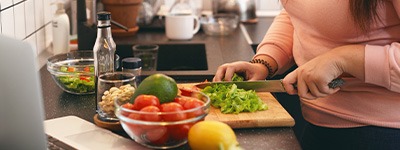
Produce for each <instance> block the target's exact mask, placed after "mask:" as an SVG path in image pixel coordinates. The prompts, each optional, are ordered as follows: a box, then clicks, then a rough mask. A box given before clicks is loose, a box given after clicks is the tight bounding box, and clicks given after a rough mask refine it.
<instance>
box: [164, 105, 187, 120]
mask: <svg viewBox="0 0 400 150" xmlns="http://www.w3.org/2000/svg"><path fill="white" fill-rule="evenodd" d="M183 110H184V109H183V107H182V105H180V104H179V103H176V102H169V103H164V104H162V105H161V111H162V112H176V113H173V114H166V115H164V116H163V119H164V120H165V121H178V120H184V119H186V114H185V113H179V111H183Z"/></svg>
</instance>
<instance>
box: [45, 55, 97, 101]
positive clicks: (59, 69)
mask: <svg viewBox="0 0 400 150" xmlns="http://www.w3.org/2000/svg"><path fill="white" fill-rule="evenodd" d="M47 70H48V71H49V72H50V73H51V75H52V77H53V79H54V81H55V82H56V83H57V85H58V86H59V87H60V88H61V89H63V90H64V91H65V92H68V93H71V94H77V95H83V94H94V93H95V78H96V77H95V76H94V59H93V52H92V51H89V50H85V51H71V52H69V53H63V54H58V55H55V56H53V57H50V58H49V59H48V60H47Z"/></svg>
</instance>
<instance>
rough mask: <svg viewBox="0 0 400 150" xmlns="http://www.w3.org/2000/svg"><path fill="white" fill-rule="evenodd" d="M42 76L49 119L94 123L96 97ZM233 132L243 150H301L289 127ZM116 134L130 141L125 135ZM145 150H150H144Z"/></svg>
mask: <svg viewBox="0 0 400 150" xmlns="http://www.w3.org/2000/svg"><path fill="white" fill-rule="evenodd" d="M40 76H41V84H42V92H43V98H44V106H45V112H46V114H45V118H46V119H53V118H58V117H63V116H68V115H74V116H78V117H80V118H83V119H85V120H88V121H90V122H92V123H93V116H94V115H95V114H96V99H95V95H94V94H91V95H80V96H79V95H73V94H69V93H66V92H63V91H62V90H61V89H60V88H59V87H58V86H57V85H56V83H55V82H54V81H53V80H52V79H51V78H52V77H51V75H50V73H49V72H48V71H47V69H46V66H43V67H42V68H41V69H40ZM234 131H235V134H236V136H237V139H238V141H239V143H240V145H241V146H242V147H243V148H244V149H248V150H257V149H271V150H274V149H276V150H278V149H279V150H298V149H300V146H299V143H298V141H297V139H296V136H295V134H294V132H293V130H292V128H289V127H279V128H249V129H235V130H234ZM117 134H120V135H122V136H124V137H127V135H126V134H125V133H123V132H121V133H117ZM132 142H134V141H132ZM143 149H147V148H145V147H143ZM177 149H189V146H188V145H187V144H186V145H184V146H182V147H179V148H177Z"/></svg>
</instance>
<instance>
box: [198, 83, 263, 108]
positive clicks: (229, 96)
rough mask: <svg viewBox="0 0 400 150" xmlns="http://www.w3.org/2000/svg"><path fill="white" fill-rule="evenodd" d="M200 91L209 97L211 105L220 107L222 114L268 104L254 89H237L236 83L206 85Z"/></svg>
mask: <svg viewBox="0 0 400 150" xmlns="http://www.w3.org/2000/svg"><path fill="white" fill-rule="evenodd" d="M201 91H202V92H203V93H205V94H206V95H208V96H209V97H210V99H211V105H212V106H213V107H216V108H220V109H221V112H222V113H224V114H229V113H234V114H238V113H240V112H255V111H261V110H267V109H268V106H267V105H266V104H265V103H263V101H262V100H261V98H260V97H258V95H257V94H256V92H255V91H254V90H248V91H246V90H244V89H238V88H237V86H236V84H229V85H223V84H216V85H213V86H207V87H206V88H204V89H202V90H201Z"/></svg>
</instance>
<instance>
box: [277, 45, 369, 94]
mask: <svg viewBox="0 0 400 150" xmlns="http://www.w3.org/2000/svg"><path fill="white" fill-rule="evenodd" d="M343 73H349V74H351V75H352V76H354V77H358V78H360V79H363V78H364V75H363V73H364V46H363V45H348V46H341V47H337V48H335V49H333V50H331V51H329V52H327V53H325V54H322V55H320V56H318V57H315V58H314V59H312V60H310V61H309V62H307V63H305V64H303V65H301V66H299V67H298V68H297V69H296V70H294V71H293V72H291V73H289V74H288V75H287V76H286V77H285V78H284V79H283V84H284V87H285V89H286V91H287V92H288V93H289V94H296V93H297V94H298V95H299V96H300V97H301V98H303V99H309V100H312V99H316V98H320V97H325V96H327V95H330V94H333V93H336V92H337V91H339V89H340V88H339V87H338V88H335V89H331V88H329V87H328V83H329V82H331V81H332V80H333V79H335V78H337V77H339V76H340V75H341V74H343ZM294 84H297V89H295V88H294V87H293V85H294Z"/></svg>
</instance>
